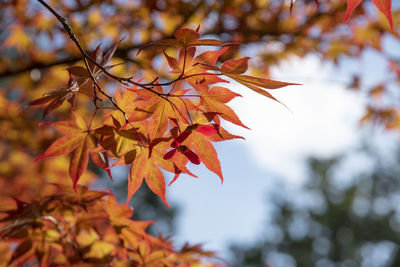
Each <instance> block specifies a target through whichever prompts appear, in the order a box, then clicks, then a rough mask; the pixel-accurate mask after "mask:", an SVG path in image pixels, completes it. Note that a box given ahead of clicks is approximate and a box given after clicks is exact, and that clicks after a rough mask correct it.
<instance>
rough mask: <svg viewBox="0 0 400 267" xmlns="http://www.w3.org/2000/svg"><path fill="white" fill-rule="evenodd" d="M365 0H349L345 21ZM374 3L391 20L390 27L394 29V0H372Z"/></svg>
mask: <svg viewBox="0 0 400 267" xmlns="http://www.w3.org/2000/svg"><path fill="white" fill-rule="evenodd" d="M362 1H363V0H347V8H346V15H345V16H344V21H343V22H344V23H345V22H347V21H348V19H349V18H350V15H351V14H352V13H353V11H354V9H356V8H357V7H358V6H359V5H360V4H361V2H362ZM372 2H373V3H374V5H375V6H376V7H377V8H378V9H379V11H380V12H382V13H383V15H385V17H386V19H387V20H388V22H389V25H390V29H391V30H393V20H392V0H372Z"/></svg>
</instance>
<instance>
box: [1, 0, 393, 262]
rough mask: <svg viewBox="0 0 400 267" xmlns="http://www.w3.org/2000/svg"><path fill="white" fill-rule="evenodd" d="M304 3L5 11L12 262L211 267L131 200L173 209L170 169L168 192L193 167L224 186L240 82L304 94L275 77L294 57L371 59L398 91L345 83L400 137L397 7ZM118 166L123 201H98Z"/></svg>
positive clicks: (64, 5) (59, 5)
mask: <svg viewBox="0 0 400 267" xmlns="http://www.w3.org/2000/svg"><path fill="white" fill-rule="evenodd" d="M293 2H294V1H292V3H291V4H289V3H286V2H284V1H280V0H277V1H188V2H187V1H174V0H171V1H162V0H159V1H96V0H93V1H83V0H76V1H43V0H38V1H28V0H25V1H24V0H21V1H6V2H4V3H2V5H1V9H0V25H1V27H2V29H6V30H5V31H3V33H2V34H0V40H1V46H0V48H1V54H2V57H1V58H0V88H1V89H2V90H1V91H0V109H1V112H0V118H1V125H0V126H1V129H2V131H1V133H0V134H1V147H0V155H1V158H2V162H1V166H2V168H0V172H1V178H2V179H1V180H0V183H1V184H2V186H1V189H0V190H1V194H0V199H1V201H3V203H7V204H5V205H4V207H3V208H2V217H1V226H2V228H1V230H0V235H1V237H2V240H1V241H0V245H1V248H2V251H4V252H5V253H2V254H1V255H0V257H1V258H0V259H1V261H2V262H5V263H8V264H10V265H11V264H22V263H25V262H29V263H32V264H40V265H43V266H47V265H59V264H61V265H66V264H84V263H88V264H98V263H102V264H106V265H107V264H108V265H112V266H119V265H121V266H196V264H197V265H201V264H208V263H209V264H216V263H214V262H210V261H209V260H207V258H211V259H214V260H215V259H216V260H218V259H217V258H216V257H215V255H214V254H213V253H211V252H205V251H203V250H202V249H201V248H200V246H189V245H185V246H184V247H183V248H181V249H178V248H175V247H174V246H173V244H172V243H171V241H169V240H168V239H166V238H164V237H155V236H152V235H150V234H148V233H147V232H146V228H147V227H148V226H149V225H150V224H151V222H147V221H134V220H130V219H129V218H130V217H131V216H132V208H131V207H129V206H128V203H129V200H130V199H131V197H132V196H133V195H134V194H135V193H136V192H137V191H138V189H139V188H140V186H141V185H142V183H146V184H147V186H148V187H149V189H150V190H151V191H152V192H153V193H154V194H156V195H157V196H158V197H159V198H160V199H161V200H162V201H163V202H164V203H165V204H166V205H167V206H169V203H168V200H167V198H166V187H167V186H166V185H167V184H166V182H165V177H164V176H165V172H169V173H171V174H172V175H174V178H173V179H172V180H171V181H169V185H171V184H172V183H173V182H174V181H175V180H176V179H178V177H179V176H180V175H182V174H186V175H189V176H193V177H196V175H195V174H194V173H192V172H191V171H190V166H191V165H192V164H195V165H199V164H203V165H204V166H205V167H206V168H207V169H209V170H210V171H211V172H213V173H215V174H216V176H217V177H218V178H219V179H220V180H221V182H222V181H223V171H222V169H221V166H220V163H219V160H218V155H217V151H216V150H215V148H214V146H213V143H214V142H220V141H225V140H231V139H238V138H241V137H240V136H237V135H235V134H232V133H229V132H228V131H227V130H225V129H224V128H223V127H222V125H221V121H226V122H229V123H233V124H235V125H238V126H241V127H244V128H247V127H246V125H245V122H242V121H241V120H240V119H239V117H238V115H237V114H236V113H235V112H234V110H232V109H231V108H230V107H229V104H228V103H229V102H230V101H231V100H232V99H234V98H236V97H240V95H239V94H237V93H235V92H234V90H233V88H234V87H233V86H232V84H235V83H239V84H242V85H244V86H246V87H247V88H248V89H249V90H252V91H254V92H256V93H258V94H260V97H266V101H269V100H273V101H277V102H279V103H280V101H279V99H276V98H275V97H274V96H273V90H275V89H279V88H282V87H285V86H298V85H297V84H294V83H287V82H285V81H276V80H273V79H271V78H270V77H269V70H270V68H271V66H274V65H276V64H279V62H280V61H281V60H283V59H287V58H290V57H292V56H300V57H303V56H305V55H307V54H309V53H317V54H319V55H320V57H321V58H322V59H323V60H326V61H333V62H335V63H338V62H340V60H341V58H342V57H344V56H345V57H349V58H354V59H357V58H359V57H361V56H362V54H363V51H366V50H368V49H374V50H375V51H376V52H377V53H379V54H380V55H381V56H382V57H383V58H384V59H385V60H386V62H387V64H388V71H389V72H390V73H389V74H388V79H387V80H385V81H382V83H379V84H376V85H374V86H373V87H372V88H366V89H364V88H362V87H363V79H364V78H365V77H363V76H362V75H361V73H357V72H356V71H355V73H354V75H355V76H354V80H353V81H352V82H351V84H349V86H351V87H352V88H362V90H365V91H366V92H367V93H368V94H369V95H370V96H371V98H370V103H369V105H368V107H366V115H365V117H364V121H379V122H380V123H382V124H383V125H384V126H385V127H386V128H388V129H398V128H399V127H400V126H399V125H400V124H399V123H398V122H399V121H400V120H399V119H398V118H399V113H398V112H399V109H398V103H396V102H394V101H381V100H382V99H383V98H384V97H389V99H390V96H391V95H392V93H393V92H392V88H393V85H394V84H396V83H398V81H399V74H400V71H399V70H400V67H399V61H398V59H397V58H395V56H394V55H393V53H392V52H391V51H388V50H387V49H386V48H385V45H384V44H385V41H386V40H387V39H390V38H392V39H398V37H399V35H398V34H399V26H398V25H399V21H398V18H400V16H399V12H400V10H398V9H394V10H392V8H391V1H388V0H385V1H384V0H382V1H378V0H374V1H373V3H374V4H375V6H376V9H375V8H374V9H370V8H369V4H368V3H364V2H363V4H362V5H360V4H361V1H352V0H348V1H347V3H345V2H344V1H342V0H337V1H327V2H323V3H322V2H321V3H318V1H317V5H314V4H311V3H308V1H304V2H297V3H296V5H295V6H294V8H291V7H292V6H291V5H293ZM291 9H292V11H290V10H291ZM350 15H351V16H350ZM344 20H347V23H346V24H342V21H344ZM249 48H252V49H249ZM249 50H253V52H252V53H251V56H252V58H250V57H248V54H246V53H248V52H249ZM316 75H317V74H316ZM316 101H318V100H316ZM282 104H283V105H284V103H282ZM116 165H127V166H128V168H129V169H130V170H129V175H128V181H127V186H126V187H127V197H126V204H118V203H117V202H116V200H115V197H114V196H113V194H112V193H110V192H100V191H93V190H92V189H91V186H93V185H94V184H95V183H96V182H97V181H98V175H97V174H96V172H97V171H98V168H100V169H102V170H103V173H104V174H107V175H108V176H109V178H110V179H111V180H113V176H112V167H114V166H116ZM96 166H97V167H96ZM96 168H97V169H96ZM133 205H135V203H133ZM190 264H192V265H190Z"/></svg>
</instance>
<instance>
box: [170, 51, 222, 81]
mask: <svg viewBox="0 0 400 267" xmlns="http://www.w3.org/2000/svg"><path fill="white" fill-rule="evenodd" d="M228 49H229V47H224V48H222V49H220V50H217V51H207V52H204V53H202V54H200V55H198V56H197V57H194V56H195V53H196V47H189V48H182V49H181V50H180V52H179V61H178V60H177V59H176V58H173V57H170V56H169V55H168V54H167V53H165V52H164V55H165V57H166V59H167V62H168V65H169V66H170V67H171V68H172V71H171V73H177V74H183V77H182V79H184V80H185V81H186V82H188V83H189V84H190V85H191V86H192V87H195V86H196V84H198V83H199V82H200V81H202V82H205V83H207V84H215V83H220V82H227V81H225V80H223V79H221V78H220V77H218V76H217V75H215V74H213V73H209V72H205V71H204V68H202V66H201V65H200V64H206V65H208V66H213V65H214V64H215V63H216V62H217V60H218V58H219V57H220V56H221V55H222V54H223V53H225V52H226V51H227V50H228Z"/></svg>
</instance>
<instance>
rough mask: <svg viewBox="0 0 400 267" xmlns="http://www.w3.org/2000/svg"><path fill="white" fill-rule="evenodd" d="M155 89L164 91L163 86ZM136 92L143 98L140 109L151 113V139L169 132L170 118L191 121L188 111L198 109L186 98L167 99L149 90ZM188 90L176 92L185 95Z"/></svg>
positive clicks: (149, 129) (138, 102)
mask: <svg viewBox="0 0 400 267" xmlns="http://www.w3.org/2000/svg"><path fill="white" fill-rule="evenodd" d="M154 90H155V91H156V92H158V93H163V90H162V88H161V86H156V87H155V89H154ZM135 92H136V93H137V94H138V95H139V96H140V97H141V100H138V101H137V107H138V110H141V111H143V112H145V113H148V114H151V118H150V120H149V124H148V132H149V138H150V139H155V138H157V137H162V136H163V135H164V134H165V133H166V132H167V130H168V120H169V119H170V118H174V119H178V120H180V119H183V120H184V121H185V122H189V121H190V118H189V115H188V112H189V111H190V110H195V109H196V107H195V106H194V104H193V103H192V102H191V101H189V100H188V99H185V98H178V97H171V98H169V99H168V101H166V100H165V99H164V98H161V97H160V96H158V95H156V94H154V93H152V92H149V91H147V90H135ZM187 92H188V90H184V89H178V90H175V92H174V94H177V95H185V94H186V93H187Z"/></svg>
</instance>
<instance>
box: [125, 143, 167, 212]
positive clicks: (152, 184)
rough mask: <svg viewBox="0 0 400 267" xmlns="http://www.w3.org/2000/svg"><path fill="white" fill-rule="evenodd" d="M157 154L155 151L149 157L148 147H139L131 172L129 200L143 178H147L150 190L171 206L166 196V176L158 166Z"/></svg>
mask: <svg viewBox="0 0 400 267" xmlns="http://www.w3.org/2000/svg"><path fill="white" fill-rule="evenodd" d="M155 154H157V152H156V151H153V153H152V156H151V157H150V158H149V151H148V148H140V149H138V151H137V154H136V158H135V161H134V162H133V164H132V167H131V170H130V172H129V179H128V196H127V200H126V201H127V202H128V201H129V200H130V199H131V197H132V196H133V195H134V194H135V192H136V191H137V190H138V189H139V187H140V186H141V184H142V182H143V180H145V181H146V184H147V185H148V187H149V188H150V190H151V191H152V192H153V193H155V194H156V195H157V196H159V197H160V198H161V199H162V201H163V202H164V203H165V204H166V205H167V206H168V207H169V204H168V202H167V199H166V197H165V178H164V175H163V173H162V172H161V170H160V168H159V167H158V166H157V159H156V156H155ZM158 160H159V158H158Z"/></svg>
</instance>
